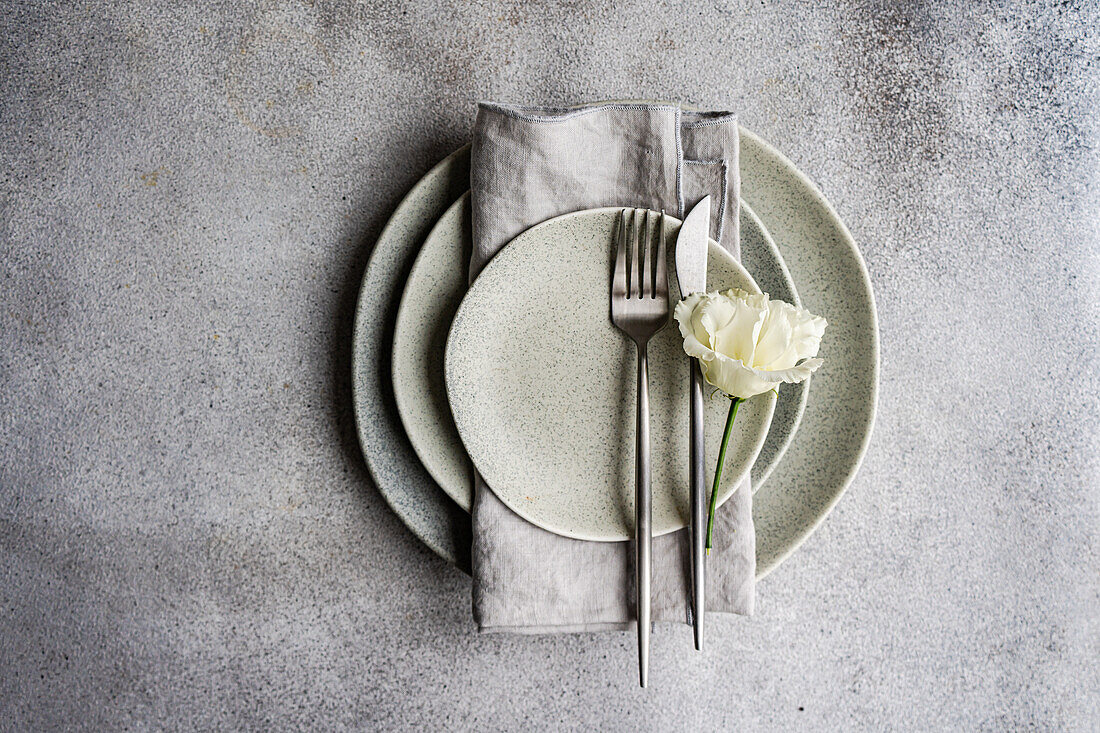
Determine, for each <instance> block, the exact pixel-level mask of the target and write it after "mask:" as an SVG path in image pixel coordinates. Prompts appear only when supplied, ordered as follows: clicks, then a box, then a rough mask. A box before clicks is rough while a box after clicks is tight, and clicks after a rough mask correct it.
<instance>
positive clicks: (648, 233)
mask: <svg viewBox="0 0 1100 733" xmlns="http://www.w3.org/2000/svg"><path fill="white" fill-rule="evenodd" d="M664 214H665V212H663V211H662V212H661V213H660V214H659V217H660V222H659V226H658V233H657V235H656V243H654V241H653V240H654V233H653V229H654V227H653V226H652V225H651V223H650V215H654V216H658V214H657V212H655V211H650V210H648V209H623V211H622V213H621V214H620V216H619V222H618V236H617V244H616V253H615V273H614V275H613V277H612V278H611V321H612V323H614V324H615V325H616V326H618V327H619V329H621V330H622V331H623V332H624V333H625V334H626V335H627V336H629V337H630V338H631V339H632V340H633V341H634V343H635V344H636V345H637V347H638V427H637V446H636V449H635V450H636V456H635V473H634V491H635V497H634V552H635V572H636V573H637V575H636V582H635V584H634V588H635V592H636V608H637V615H638V681H639V682H640V683H641V685H642V687H645V686H646V684H647V683H648V681H649V632H650V628H651V626H652V622H651V620H650V614H649V608H650V590H649V580H650V563H651V551H652V544H653V533H652V528H651V524H652V516H653V510H652V502H651V494H650V490H649V364H648V359H647V356H646V347H647V346H648V344H649V339H650V338H652V337H653V334H655V333H657V332H658V331H660V330H661V329H662V328H664V327H665V325H666V324H668V256H667V253H666V251H665V215H664ZM639 219H641V222H640V223H639ZM654 250H655V251H654Z"/></svg>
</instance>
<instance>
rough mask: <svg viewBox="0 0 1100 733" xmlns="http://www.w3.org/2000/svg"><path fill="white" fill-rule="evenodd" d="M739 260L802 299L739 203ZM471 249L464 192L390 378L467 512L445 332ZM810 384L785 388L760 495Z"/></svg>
mask: <svg viewBox="0 0 1100 733" xmlns="http://www.w3.org/2000/svg"><path fill="white" fill-rule="evenodd" d="M740 228H741V262H742V264H743V265H744V266H745V269H746V270H748V271H749V272H750V273H751V274H752V277H753V279H754V280H756V283H757V285H759V286H760V289H761V290H763V291H764V292H766V293H770V294H771V295H772V296H773V297H776V298H779V299H781V300H785V301H787V302H789V303H795V304H799V303H800V302H801V301H800V300H799V298H798V293H797V292H796V290H795V287H794V283H793V282H792V281H791V276H790V273H789V272H787V267H786V265H784V264H783V259H782V257H780V256H779V250H778V249H777V248H776V245H775V242H773V241H772V239H771V236H770V235H769V234H768V232H767V230H765V229H764V226H763V225H762V224H761V223H760V220H759V219H758V218H757V217H756V214H754V213H753V212H752V210H751V209H749V208H748V207H747V206H744V205H742V208H741V227H740ZM470 250H471V241H470V196H469V194H466V195H463V196H462V198H460V199H459V200H458V201H456V202H455V203H454V204H453V205H452V206H451V207H450V208H449V209H447V211H446V213H444V214H443V216H442V217H440V219H439V221H438V222H436V225H435V226H434V227H433V228H432V231H431V233H430V234H428V238H427V239H426V240H425V241H424V246H423V247H421V249H420V254H418V255H417V257H416V262H415V263H413V267H412V270H411V271H410V272H409V279H408V281H407V282H406V283H405V291H404V293H402V295H401V306H400V307H399V308H398V311H397V323H396V325H395V327H394V336H393V356H392V370H393V372H392V376H393V394H394V398H395V400H396V401H397V411H398V412H399V413H400V415H401V422H402V424H403V425H404V426H405V432H406V433H407V434H408V436H409V441H410V442H411V443H412V446H413V449H414V450H415V451H416V454H417V456H419V457H420V460H421V462H423V464H424V467H425V468H426V469H427V470H428V473H430V474H431V476H432V478H433V479H435V480H436V482H437V483H438V484H439V486H440V488H442V489H443V491H445V492H446V493H447V495H448V496H449V497H451V498H452V499H454V500H455V502H457V503H458V505H459V506H461V507H462V508H463V509H465V510H467V511H469V509H470V506H471V504H472V501H473V491H472V488H473V481H472V471H471V466H470V458H469V456H467V455H466V450H465V448H463V446H462V440H461V438H459V435H458V429H457V428H456V427H455V424H454V419H453V418H452V417H451V408H450V405H448V404H447V393H446V387H445V385H444V382H443V368H442V364H443V354H444V344H445V342H446V337H447V332H448V330H449V329H450V326H451V322H452V321H453V320H454V315H455V311H457V310H458V306H459V304H460V303H461V302H462V297H463V296H464V295H465V294H466V290H467V279H466V275H465V272H466V267H467V264H468V262H469V257H470ZM808 388H809V382H802V383H799V384H790V385H784V387H783V388H782V389H781V390H780V391H779V398H778V399H777V400H776V405H775V415H774V417H773V418H772V424H771V428H770V429H769V430H768V437H767V438H766V439H765V440H764V447H763V448H761V450H760V455H759V456H757V458H756V462H755V463H753V466H752V473H751V476H752V489H753V492H756V491H758V490H759V489H760V487H761V486H762V485H763V484H764V482H765V480H766V479H767V477H768V476H769V475H770V474H771V472H772V469H774V468H775V466H776V464H777V463H778V462H779V459H780V458H781V457H782V456H783V452H784V451H785V450H786V448H787V446H788V445H789V444H790V441H791V440H792V439H793V438H794V433H795V430H796V429H797V428H798V422H799V420H800V419H801V417H802V411H803V409H804V408H805V405H806V395H807V393H808Z"/></svg>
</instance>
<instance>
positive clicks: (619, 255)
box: [611, 209, 627, 295]
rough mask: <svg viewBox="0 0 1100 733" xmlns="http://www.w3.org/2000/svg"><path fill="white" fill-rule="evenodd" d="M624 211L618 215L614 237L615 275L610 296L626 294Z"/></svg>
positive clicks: (625, 221)
mask: <svg viewBox="0 0 1100 733" xmlns="http://www.w3.org/2000/svg"><path fill="white" fill-rule="evenodd" d="M626 224H627V220H626V209H623V210H622V212H620V213H619V222H618V227H617V230H618V231H617V233H616V235H615V275H614V277H613V278H612V280H611V294H612V295H615V294H616V293H618V294H620V295H622V294H625V293H626V287H627V285H626Z"/></svg>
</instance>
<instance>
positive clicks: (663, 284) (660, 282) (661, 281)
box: [653, 209, 668, 298]
mask: <svg viewBox="0 0 1100 733" xmlns="http://www.w3.org/2000/svg"><path fill="white" fill-rule="evenodd" d="M653 297H655V298H667V297H668V248H667V247H666V245H665V210H664V209H661V225H660V227H659V228H658V233H657V276H656V279H655V281H654V283H653Z"/></svg>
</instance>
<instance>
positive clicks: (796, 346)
mask: <svg viewBox="0 0 1100 733" xmlns="http://www.w3.org/2000/svg"><path fill="white" fill-rule="evenodd" d="M675 315H676V320H677V321H678V322H679V324H680V334H681V335H682V336H683V337H684V351H686V352H687V353H688V355H689V356H694V357H695V358H696V359H698V360H699V366H700V367H701V368H702V370H703V376H704V377H705V378H706V380H707V381H708V382H710V383H711V384H713V385H714V386H715V387H717V388H718V389H720V390H722V391H723V392H725V393H726V394H728V395H729V396H730V397H740V398H742V399H748V398H749V397H752V396H753V395H758V394H760V393H762V392H767V391H768V390H772V389H775V388H776V387H777V386H778V385H779V384H780V383H781V382H801V381H803V380H805V379H807V378H809V376H810V375H811V374H812V373H813V372H814V371H815V370H816V369H817V368H818V367H819V366H821V363H822V360H821V359H815V358H812V357H815V356H817V349H818V347H819V346H820V345H821V336H822V334H824V333H825V326H826V325H827V324H826V322H825V319H824V318H822V317H821V316H815V315H814V314H812V313H810V312H809V311H807V310H805V309H803V308H798V307H796V306H793V305H791V304H790V303H784V302H783V301H782V300H771V299H770V298H769V297H768V294H767V293H763V294H761V295H754V294H752V293H746V292H745V291H744V290H737V289H734V290H727V291H725V292H724V293H718V292H714V293H695V294H693V295H689V296H688V297H687V298H685V299H684V300H682V301H680V302H679V303H678V304H677V305H676V312H675ZM802 359H805V361H802V363H799V361H800V360H802Z"/></svg>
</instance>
